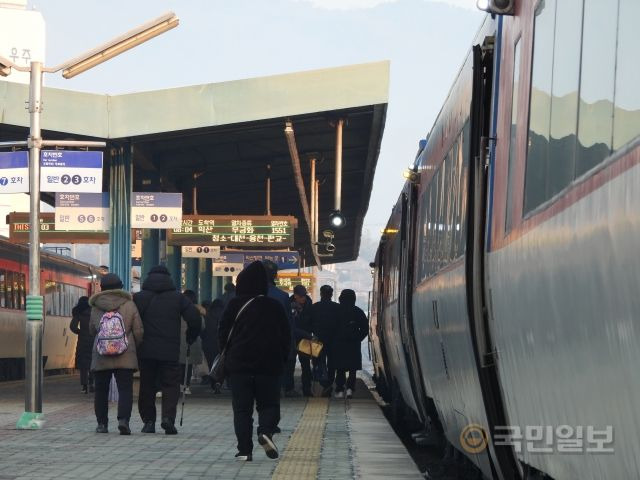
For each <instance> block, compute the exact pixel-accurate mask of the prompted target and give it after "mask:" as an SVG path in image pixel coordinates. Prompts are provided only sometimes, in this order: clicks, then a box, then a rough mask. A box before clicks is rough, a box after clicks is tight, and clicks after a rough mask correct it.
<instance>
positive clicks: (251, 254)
mask: <svg viewBox="0 0 640 480" xmlns="http://www.w3.org/2000/svg"><path fill="white" fill-rule="evenodd" d="M242 253H243V254H244V264H245V266H246V265H248V264H250V263H251V262H255V261H256V260H258V261H260V262H262V261H263V260H270V261H272V262H273V263H275V264H276V265H277V266H278V270H288V269H289V270H290V269H292V268H298V266H299V265H300V254H299V253H298V252H274V251H251V250H245V251H243V252H242Z"/></svg>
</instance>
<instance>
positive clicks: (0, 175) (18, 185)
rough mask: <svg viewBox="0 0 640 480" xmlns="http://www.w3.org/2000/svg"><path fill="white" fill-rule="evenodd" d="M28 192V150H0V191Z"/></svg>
mask: <svg viewBox="0 0 640 480" xmlns="http://www.w3.org/2000/svg"><path fill="white" fill-rule="evenodd" d="M28 192H29V152H27V151H21V152H0V193H28Z"/></svg>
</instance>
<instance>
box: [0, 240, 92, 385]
mask: <svg viewBox="0 0 640 480" xmlns="http://www.w3.org/2000/svg"><path fill="white" fill-rule="evenodd" d="M28 260H29V252H28V248H27V247H26V246H23V245H16V244H13V243H11V242H9V240H8V239H6V238H4V237H0V381H4V380H16V379H22V378H24V368H25V364H24V358H25V355H24V350H25V322H26V321H27V320H26V312H25V309H26V295H27V293H28V292H27V286H28V285H29V261H28ZM40 262H41V264H40V268H41V273H40V278H41V285H40V291H41V292H42V295H43V296H44V310H45V311H44V313H45V318H44V334H43V340H42V355H43V362H44V372H45V375H46V374H50V373H54V372H62V371H65V370H69V369H73V368H74V367H75V347H76V342H77V337H76V335H75V334H73V333H72V332H71V331H70V330H69V323H70V320H71V309H72V308H73V307H74V306H75V305H76V303H77V302H78V299H79V298H80V297H81V296H83V295H87V296H89V295H91V294H92V293H95V292H96V291H98V290H97V287H98V286H99V282H100V275H101V273H100V271H99V269H98V268H97V267H94V266H92V265H89V264H87V263H84V262H79V261H77V260H73V259H71V258H69V257H65V256H62V255H57V254H54V253H48V252H42V254H41V260H40Z"/></svg>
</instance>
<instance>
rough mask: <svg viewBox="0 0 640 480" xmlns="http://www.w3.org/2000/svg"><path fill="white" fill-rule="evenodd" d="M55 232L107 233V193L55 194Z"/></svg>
mask: <svg viewBox="0 0 640 480" xmlns="http://www.w3.org/2000/svg"><path fill="white" fill-rule="evenodd" d="M55 215H56V221H55V226H56V230H61V231H62V230H74V231H96V230H97V231H104V232H106V231H108V230H109V193H56V212H55Z"/></svg>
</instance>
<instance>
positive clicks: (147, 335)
mask: <svg viewBox="0 0 640 480" xmlns="http://www.w3.org/2000/svg"><path fill="white" fill-rule="evenodd" d="M133 301H134V302H135V303H136V305H137V306H138V310H139V311H140V316H141V317H142V324H143V325H144V339H143V342H142V345H141V346H140V349H139V350H138V360H139V361H140V393H139V395H138V410H139V412H140V417H141V418H142V421H143V422H144V427H142V432H143V433H155V431H156V391H157V387H156V380H158V381H159V383H160V386H161V390H162V420H161V423H160V426H161V427H162V428H163V429H164V432H165V433H166V434H167V435H175V434H177V433H178V430H177V429H176V427H175V419H176V411H177V408H178V398H179V396H180V382H181V379H182V377H181V373H182V372H181V371H180V364H179V363H178V360H179V357H180V331H181V330H180V326H181V322H182V320H183V319H184V321H185V322H186V323H187V331H186V339H187V343H189V344H192V343H193V342H195V340H196V338H197V337H198V334H199V333H200V328H201V322H202V320H201V318H200V313H199V312H198V310H197V309H196V307H195V306H194V305H193V303H191V301H190V300H189V299H188V298H187V297H185V296H184V295H183V294H182V293H180V292H179V291H178V290H176V287H175V285H174V283H173V280H172V279H171V275H170V274H169V270H167V267H165V266H163V265H158V266H156V267H153V268H152V269H151V270H150V271H149V275H148V276H147V278H146V279H145V281H144V283H143V284H142V290H141V291H140V292H138V293H136V294H135V295H134V296H133Z"/></svg>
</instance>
